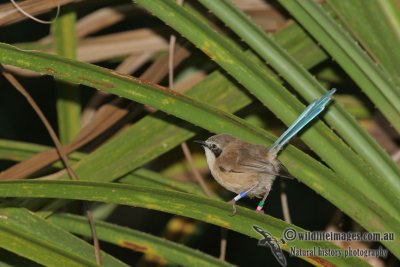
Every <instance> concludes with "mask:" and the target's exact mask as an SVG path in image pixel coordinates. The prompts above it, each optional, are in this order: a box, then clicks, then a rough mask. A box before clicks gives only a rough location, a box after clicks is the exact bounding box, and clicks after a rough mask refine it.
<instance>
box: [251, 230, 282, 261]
mask: <svg viewBox="0 0 400 267" xmlns="http://www.w3.org/2000/svg"><path fill="white" fill-rule="evenodd" d="M253 229H254V230H255V231H256V232H257V233H259V234H260V235H262V237H263V239H260V240H258V244H257V245H258V246H260V247H267V246H268V247H269V248H270V249H271V252H272V254H273V255H274V257H275V259H276V260H277V261H278V262H279V263H280V264H281V265H282V266H286V265H287V262H286V258H285V255H284V254H283V251H282V249H281V246H280V245H281V244H285V240H283V239H281V240H278V239H276V238H275V237H273V236H272V235H271V234H270V233H268V232H266V231H264V230H263V229H261V228H260V227H258V226H257V225H253Z"/></svg>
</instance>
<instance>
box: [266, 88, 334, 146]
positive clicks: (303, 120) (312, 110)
mask: <svg viewBox="0 0 400 267" xmlns="http://www.w3.org/2000/svg"><path fill="white" fill-rule="evenodd" d="M335 92H336V89H335V88H333V89H331V90H330V91H329V92H328V93H326V94H325V95H324V96H322V97H321V98H320V99H317V100H314V101H313V102H312V103H311V104H310V105H308V107H307V108H306V109H305V110H304V111H303V113H301V115H300V116H299V117H298V118H297V120H296V121H295V122H294V123H293V124H292V125H291V126H290V127H289V128H288V129H287V130H286V131H285V132H284V133H283V134H282V135H281V136H280V137H279V138H278V139H277V140H276V141H275V143H274V144H273V145H272V146H271V147H270V148H269V151H270V152H278V151H279V150H281V149H282V147H283V146H285V145H286V144H287V143H288V142H289V141H290V139H292V137H293V136H295V135H296V134H297V133H298V132H299V131H300V130H301V129H303V128H304V126H306V125H307V124H308V123H309V122H310V121H311V120H312V119H314V118H315V117H316V116H317V115H318V114H319V113H321V112H322V111H323V110H324V108H325V107H326V105H327V104H328V103H329V101H330V100H331V97H332V95H333V94H334V93H335Z"/></svg>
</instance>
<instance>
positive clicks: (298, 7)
mask: <svg viewBox="0 0 400 267" xmlns="http://www.w3.org/2000/svg"><path fill="white" fill-rule="evenodd" d="M280 3H281V4H282V5H284V7H285V8H286V9H288V11H289V12H291V14H292V15H293V16H294V17H295V18H296V19H297V20H298V21H299V22H300V23H301V24H302V25H303V26H304V27H305V28H306V29H307V30H308V31H309V32H310V33H311V34H312V35H313V36H314V38H315V39H316V40H317V41H318V42H319V43H321V45H322V46H323V47H324V48H325V49H326V50H327V51H328V52H329V53H330V54H331V55H332V56H333V57H334V58H335V60H336V61H337V62H338V63H339V64H340V65H341V67H342V68H343V69H344V70H345V71H346V72H347V73H348V74H349V75H350V77H352V78H353V80H354V81H355V82H356V83H357V84H358V85H359V86H360V87H361V88H362V90H363V91H364V93H365V94H366V95H367V96H368V97H369V99H370V100H371V101H372V102H373V103H374V104H375V105H376V106H377V107H379V109H380V110H381V111H382V113H383V114H385V117H386V118H387V119H388V120H389V121H390V122H391V123H392V125H393V127H394V128H395V129H396V130H397V131H398V132H400V120H399V119H398V118H399V117H400V93H399V88H397V85H396V84H395V83H393V82H391V79H390V76H389V75H388V74H387V73H386V72H385V71H384V70H382V69H379V68H378V67H377V66H376V64H375V63H374V62H373V61H372V60H371V58H369V57H368V56H367V55H366V54H365V52H364V51H362V50H361V49H360V47H359V46H358V45H357V43H356V42H355V41H354V40H353V39H352V38H351V37H350V35H349V34H348V33H347V32H345V31H344V29H342V28H340V26H339V25H338V24H337V23H335V21H334V20H333V19H332V18H331V17H330V16H329V15H328V14H327V13H326V12H325V11H324V10H323V9H322V8H321V7H320V6H319V5H318V4H317V3H316V2H314V1H291V0H280Z"/></svg>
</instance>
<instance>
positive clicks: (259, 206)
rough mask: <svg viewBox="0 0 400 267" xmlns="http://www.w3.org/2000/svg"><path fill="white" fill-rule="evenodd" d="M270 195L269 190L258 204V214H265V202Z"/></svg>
mask: <svg viewBox="0 0 400 267" xmlns="http://www.w3.org/2000/svg"><path fill="white" fill-rule="evenodd" d="M268 194H269V190H267V192H265V194H264V197H263V198H262V200H261V201H260V202H259V203H258V206H257V209H256V211H257V212H261V213H264V211H263V207H264V203H265V200H266V199H267V196H268Z"/></svg>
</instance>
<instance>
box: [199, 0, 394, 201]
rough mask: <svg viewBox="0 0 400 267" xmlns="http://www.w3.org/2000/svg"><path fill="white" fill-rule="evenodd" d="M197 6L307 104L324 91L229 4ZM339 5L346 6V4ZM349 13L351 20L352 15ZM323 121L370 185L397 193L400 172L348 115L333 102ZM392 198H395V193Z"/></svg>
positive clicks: (224, 0)
mask: <svg viewBox="0 0 400 267" xmlns="http://www.w3.org/2000/svg"><path fill="white" fill-rule="evenodd" d="M200 2H201V3H202V4H204V5H205V6H206V7H207V8H209V9H210V10H211V11H212V12H213V13H215V14H216V15H217V16H218V17H219V18H220V19H221V20H223V21H224V23H225V24H226V25H227V26H229V27H230V28H231V29H232V30H233V31H235V32H236V33H237V34H238V35H239V37H240V38H241V39H242V40H243V41H244V42H246V43H247V44H249V46H251V47H252V48H253V49H254V51H256V52H257V54H259V55H260V56H261V57H262V58H263V59H265V60H266V61H267V62H268V63H269V64H270V65H271V66H272V67H273V68H275V69H276V70H277V71H278V72H279V74H280V75H282V77H283V78H284V79H285V80H286V81H288V82H289V83H290V84H291V86H292V87H293V88H295V89H296V90H297V91H298V92H299V93H300V94H301V95H302V96H304V97H305V98H306V99H307V100H308V101H310V102H311V101H313V100H314V99H316V98H318V96H320V95H321V94H323V92H324V91H325V89H324V88H323V87H322V86H321V85H320V84H319V83H318V82H317V80H316V79H315V78H314V77H313V76H312V75H311V74H310V73H309V72H308V71H307V70H306V69H304V68H303V67H302V66H301V65H300V64H299V63H297V62H296V61H295V60H294V59H293V58H292V57H291V56H290V55H289V54H288V53H286V52H285V50H284V49H283V48H282V47H280V46H279V45H278V44H277V43H276V42H274V41H273V40H272V38H269V37H268V36H267V35H266V33H265V32H263V31H262V30H261V29H260V28H259V27H258V26H256V25H255V24H254V23H252V21H251V20H250V19H248V17H247V16H246V15H245V14H244V13H243V12H242V11H241V10H239V9H238V8H236V7H235V6H234V5H233V4H232V3H231V2H230V1H228V0H221V1H213V0H200ZM338 2H340V3H342V5H346V6H347V5H348V2H346V1H338ZM345 3H347V4H345ZM360 5H361V6H364V5H362V4H360ZM350 6H353V5H350ZM353 8H354V9H356V7H353ZM354 11H355V10H354ZM351 13H352V14H353V15H352V17H354V12H351ZM357 21H359V18H357ZM325 119H326V121H327V122H328V123H329V124H330V125H331V126H332V127H333V128H334V129H335V130H336V131H337V132H338V133H339V134H340V135H341V136H342V137H343V139H344V140H345V141H346V142H347V143H348V144H349V145H350V146H351V147H352V148H353V149H354V150H355V151H356V152H357V153H359V155H360V156H361V157H363V159H364V160H365V161H366V162H367V163H368V165H369V166H371V167H372V168H373V169H374V171H375V172H376V173H377V174H378V175H379V176H380V179H379V181H378V179H376V177H375V178H373V179H371V180H370V181H369V182H370V183H371V184H373V185H374V186H376V187H377V188H380V190H381V191H382V192H384V194H386V193H387V192H392V190H388V189H390V188H393V187H398V190H400V183H399V177H400V169H399V168H398V166H397V165H396V164H395V163H394V161H393V160H392V159H391V158H390V157H389V155H388V154H387V153H386V152H385V151H384V150H383V149H382V148H381V147H380V146H379V145H378V144H377V143H376V141H375V140H373V139H372V138H371V137H370V135H369V134H368V133H367V132H366V131H365V130H364V129H362V128H361V127H360V126H359V125H358V124H357V122H356V120H355V119H353V118H352V117H351V116H350V114H348V113H347V112H346V111H345V110H344V109H343V108H342V107H341V106H340V105H339V104H338V103H337V102H335V103H333V104H332V105H331V106H330V107H329V110H328V111H327V112H326V115H325ZM382 180H385V182H382ZM394 194H395V196H398V194H396V193H395V192H394Z"/></svg>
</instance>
